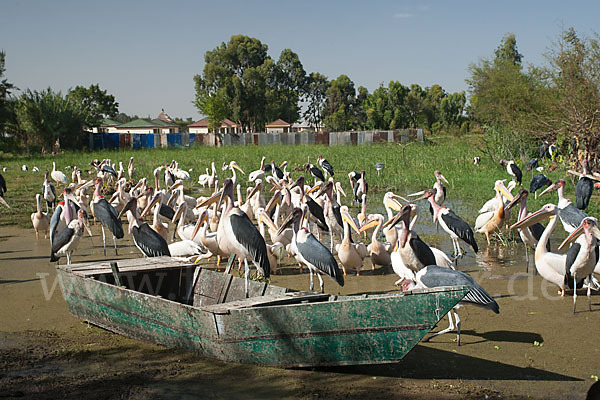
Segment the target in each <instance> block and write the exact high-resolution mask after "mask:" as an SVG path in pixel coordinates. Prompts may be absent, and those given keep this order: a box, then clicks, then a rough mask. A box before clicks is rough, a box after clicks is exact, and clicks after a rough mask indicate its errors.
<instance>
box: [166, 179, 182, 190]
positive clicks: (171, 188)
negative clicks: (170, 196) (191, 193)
mask: <svg viewBox="0 0 600 400" xmlns="http://www.w3.org/2000/svg"><path fill="white" fill-rule="evenodd" d="M179 187H183V181H182V180H180V179H178V180H176V181H175V183H173V184H172V185H171V187H170V188H168V189H167V192H168V193H171V192H172V191H173V190H175V189H177V188H179Z"/></svg>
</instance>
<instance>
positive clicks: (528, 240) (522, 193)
mask: <svg viewBox="0 0 600 400" xmlns="http://www.w3.org/2000/svg"><path fill="white" fill-rule="evenodd" d="M528 196H529V192H528V191H527V190H525V189H521V190H519V193H517V195H516V196H515V198H514V199H513V201H512V202H510V203H509V205H508V206H507V208H512V207H513V206H514V205H515V204H517V203H519V214H518V217H517V220H519V221H520V220H522V219H525V217H527V216H528V215H529V214H530V213H529V212H528V211H527V197H528ZM517 231H518V232H519V236H520V237H521V240H522V241H523V244H524V245H525V272H529V250H528V249H529V247H531V248H532V249H533V250H534V251H535V249H536V247H537V245H538V242H539V240H540V238H541V237H542V234H543V233H544V226H543V225H542V224H540V223H537V224H533V225H531V226H528V227H523V228H519V229H517ZM546 251H550V240H547V241H546Z"/></svg>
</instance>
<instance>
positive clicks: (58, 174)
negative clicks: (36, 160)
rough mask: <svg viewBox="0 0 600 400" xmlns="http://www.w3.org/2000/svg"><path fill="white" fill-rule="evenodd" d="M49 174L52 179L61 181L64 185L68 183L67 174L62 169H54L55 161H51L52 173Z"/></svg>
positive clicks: (57, 181)
mask: <svg viewBox="0 0 600 400" xmlns="http://www.w3.org/2000/svg"><path fill="white" fill-rule="evenodd" d="M50 176H51V177H52V179H54V181H55V182H56V183H62V184H63V185H65V186H67V185H68V184H69V181H67V176H66V175H65V174H64V173H63V172H62V171H58V170H57V169H56V162H55V161H52V173H51V174H50Z"/></svg>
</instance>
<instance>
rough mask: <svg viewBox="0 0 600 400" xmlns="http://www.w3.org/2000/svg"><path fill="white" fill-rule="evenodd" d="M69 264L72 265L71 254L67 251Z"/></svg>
mask: <svg viewBox="0 0 600 400" xmlns="http://www.w3.org/2000/svg"><path fill="white" fill-rule="evenodd" d="M67 264H71V252H70V251H67Z"/></svg>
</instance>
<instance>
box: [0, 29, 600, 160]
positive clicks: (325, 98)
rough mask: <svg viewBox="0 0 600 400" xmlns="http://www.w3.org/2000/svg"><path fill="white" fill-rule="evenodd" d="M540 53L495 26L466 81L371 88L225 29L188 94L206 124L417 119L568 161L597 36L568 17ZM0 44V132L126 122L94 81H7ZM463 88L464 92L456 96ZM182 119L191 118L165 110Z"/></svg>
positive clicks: (44, 136)
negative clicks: (64, 84) (546, 147)
mask: <svg viewBox="0 0 600 400" xmlns="http://www.w3.org/2000/svg"><path fill="white" fill-rule="evenodd" d="M548 48H549V50H548V51H547V52H546V54H545V58H546V62H545V63H544V64H543V65H537V66H536V65H528V66H526V65H524V64H523V59H524V58H525V56H524V55H523V54H521V53H520V52H519V51H518V48H517V41H516V37H515V35H514V34H507V35H506V36H504V37H503V38H502V39H501V41H500V44H499V46H498V47H497V48H496V49H495V50H494V51H493V52H492V54H491V57H489V58H485V59H481V60H479V61H477V62H474V63H472V64H470V65H469V67H468V71H469V77H468V78H467V80H466V84H467V93H465V91H462V92H456V93H448V92H446V91H445V90H444V88H443V87H442V86H441V85H437V84H436V85H432V86H431V87H425V88H423V87H421V86H419V85H417V84H411V85H409V86H406V85H404V84H402V83H401V82H400V81H397V80H396V81H390V82H389V83H388V84H387V85H384V84H383V83H382V84H381V85H379V87H377V88H376V89H375V90H373V92H372V93H369V91H368V90H367V89H366V88H365V87H362V86H359V87H358V88H356V87H355V84H354V82H353V81H352V80H351V79H350V77H348V76H347V75H345V74H342V75H339V76H338V77H337V78H335V79H332V80H329V78H328V77H326V76H324V75H323V74H321V73H319V72H310V73H308V72H306V70H305V69H304V67H303V65H302V63H301V61H300V58H299V56H298V55H297V54H296V53H294V52H293V51H292V50H290V49H285V50H283V51H282V52H281V54H280V55H279V58H278V59H277V60H275V59H273V58H271V57H270V56H269V55H268V53H267V52H268V46H267V45H266V44H263V43H262V42H261V41H260V40H258V39H256V38H251V37H248V36H244V35H236V36H232V37H231V38H230V39H229V41H228V42H227V43H225V42H223V43H221V44H220V45H219V46H217V47H215V48H214V49H213V50H209V51H207V52H206V53H205V56H204V58H205V66H204V69H203V70H202V73H200V74H197V75H195V76H194V77H193V82H194V85H195V92H196V93H195V98H194V101H193V102H194V104H195V106H196V107H197V109H198V110H199V112H200V113H201V114H203V115H205V116H206V117H207V118H208V120H209V122H210V125H211V126H212V127H217V126H220V122H221V121H222V120H223V119H225V118H229V119H231V120H233V121H235V122H237V123H239V124H240V125H241V126H242V129H243V130H244V131H263V130H264V127H265V125H266V124H267V123H269V122H270V121H273V120H275V119H278V118H281V119H284V120H285V121H287V122H289V123H294V122H296V121H299V120H301V119H304V120H306V121H307V122H308V123H309V124H310V125H311V126H313V127H315V128H317V129H323V130H326V131H344V130H358V129H361V130H363V129H368V130H371V129H373V130H375V129H381V130H388V129H397V128H407V127H421V128H425V129H427V130H430V131H432V132H434V133H436V132H443V131H445V132H452V133H462V132H466V131H467V130H470V131H481V132H483V133H485V142H484V148H483V150H484V151H486V152H487V153H488V154H489V155H490V156H491V157H492V158H506V157H510V158H522V159H523V160H526V159H528V158H530V157H532V156H533V155H534V154H535V152H536V151H537V148H538V146H539V144H540V143H541V142H542V141H543V140H546V141H548V142H554V143H556V145H557V146H558V148H559V150H560V152H561V153H562V154H567V155H569V157H568V159H569V160H570V161H571V162H580V161H581V160H582V159H583V158H586V159H587V160H588V162H590V164H592V165H596V164H598V162H599V161H600V154H599V153H598V149H599V146H600V38H599V37H598V35H597V34H592V35H582V34H580V33H578V32H576V31H575V30H574V29H573V28H569V29H566V30H563V31H562V32H560V34H559V35H558V37H557V38H556V39H555V41H554V42H553V43H552V44H551V45H550V46H549V47H548ZM5 57H6V55H5V53H4V52H0V134H1V135H0V139H1V141H0V144H2V143H7V142H8V143H10V144H11V145H13V146H21V147H24V148H28V147H29V146H36V147H40V148H41V149H42V150H43V151H49V149H51V148H52V145H53V144H54V143H55V141H56V140H57V139H59V140H60V143H61V146H62V147H64V148H69V147H71V148H81V147H82V146H85V145H86V144H87V143H86V141H87V139H86V136H85V135H82V134H81V132H82V129H83V127H94V126H98V125H99V124H100V122H101V121H102V119H104V118H107V117H108V118H113V119H115V120H117V121H119V122H127V121H128V120H131V119H133V118H137V116H128V115H126V114H124V113H120V112H119V110H118V107H119V103H118V102H117V101H116V99H115V98H114V96H113V95H111V94H108V93H107V92H106V90H102V89H101V88H100V87H99V85H91V86H90V87H87V88H86V87H83V86H76V87H75V88H73V89H71V90H69V91H68V92H67V93H66V94H64V95H63V94H62V93H61V92H55V91H53V90H52V89H51V88H48V89H46V90H41V91H35V90H29V89H25V90H23V91H21V93H20V95H18V96H17V95H15V92H16V91H17V90H18V88H16V87H15V86H14V85H13V84H11V83H10V82H9V81H8V79H7V78H5V77H4V74H5V72H6V69H5ZM467 94H468V98H467ZM176 122H177V123H178V124H179V125H180V126H181V127H182V128H183V127H185V126H187V125H188V124H189V123H190V122H191V119H189V118H188V119H187V120H183V119H176Z"/></svg>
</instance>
